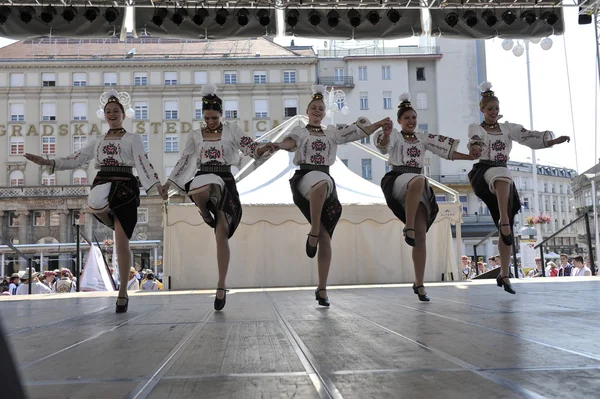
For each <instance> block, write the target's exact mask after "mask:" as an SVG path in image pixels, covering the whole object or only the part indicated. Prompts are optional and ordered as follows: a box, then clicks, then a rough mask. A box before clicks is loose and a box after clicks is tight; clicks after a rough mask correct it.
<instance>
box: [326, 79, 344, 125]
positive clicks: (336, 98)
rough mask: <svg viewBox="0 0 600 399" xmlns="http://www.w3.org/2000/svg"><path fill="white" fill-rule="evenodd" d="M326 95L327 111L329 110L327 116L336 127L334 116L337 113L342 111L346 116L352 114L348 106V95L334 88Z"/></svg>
mask: <svg viewBox="0 0 600 399" xmlns="http://www.w3.org/2000/svg"><path fill="white" fill-rule="evenodd" d="M325 93H326V98H325V109H326V110H327V111H326V113H325V116H326V117H328V118H329V119H331V124H332V125H334V123H333V116H334V114H335V113H336V112H340V111H341V112H342V114H344V115H348V114H349V113H350V108H348V106H347V105H346V93H344V92H343V91H342V90H334V89H333V87H332V88H331V90H329V91H328V92H327V91H326V92H325Z"/></svg>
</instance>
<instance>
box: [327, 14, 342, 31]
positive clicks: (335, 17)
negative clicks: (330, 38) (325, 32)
mask: <svg viewBox="0 0 600 399" xmlns="http://www.w3.org/2000/svg"><path fill="white" fill-rule="evenodd" d="M339 23H340V14H338V12H337V11H335V10H331V11H329V12H328V13H327V25H329V27H330V28H335V27H336V26H338V24H339Z"/></svg>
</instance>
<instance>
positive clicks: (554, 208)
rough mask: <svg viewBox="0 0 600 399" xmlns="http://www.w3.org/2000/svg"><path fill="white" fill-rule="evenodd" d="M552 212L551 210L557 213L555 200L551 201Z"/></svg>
mask: <svg viewBox="0 0 600 399" xmlns="http://www.w3.org/2000/svg"><path fill="white" fill-rule="evenodd" d="M552 210H553V211H554V212H556V211H558V207H557V206H556V199H553V200H552Z"/></svg>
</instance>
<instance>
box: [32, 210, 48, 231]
mask: <svg viewBox="0 0 600 399" xmlns="http://www.w3.org/2000/svg"><path fill="white" fill-rule="evenodd" d="M33 225H34V226H36V227H38V226H45V225H46V212H45V211H34V212H33Z"/></svg>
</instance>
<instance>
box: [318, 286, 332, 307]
mask: <svg viewBox="0 0 600 399" xmlns="http://www.w3.org/2000/svg"><path fill="white" fill-rule="evenodd" d="M319 291H327V290H326V289H324V288H321V289H318V288H317V289H316V290H315V299H316V300H317V301H319V305H321V306H329V305H330V304H329V298H321V295H319Z"/></svg>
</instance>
